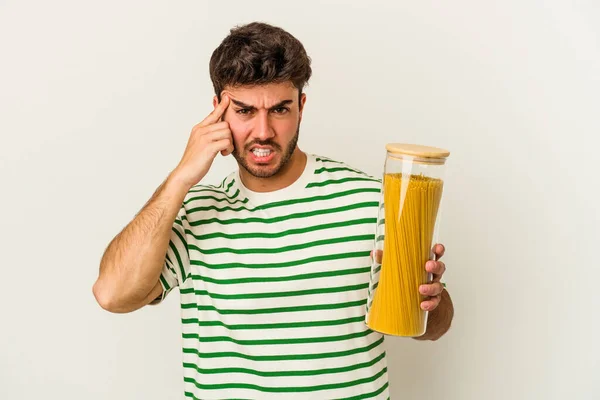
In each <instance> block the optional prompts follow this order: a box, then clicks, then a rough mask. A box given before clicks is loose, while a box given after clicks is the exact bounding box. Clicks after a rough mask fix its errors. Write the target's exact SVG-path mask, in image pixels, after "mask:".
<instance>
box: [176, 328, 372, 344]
mask: <svg viewBox="0 0 600 400" xmlns="http://www.w3.org/2000/svg"><path fill="white" fill-rule="evenodd" d="M372 333H374V331H372V330H370V329H367V330H364V331H362V332H355V333H350V334H347V335H338V336H321V337H307V338H285V339H259V340H240V339H234V338H232V337H230V336H200V335H199V334H198V333H184V334H182V337H183V339H197V340H198V341H199V342H200V343H213V342H231V343H235V344H239V345H243V346H265V345H281V344H312V343H328V342H342V341H344V340H350V339H356V338H361V337H364V336H368V335H370V334H372Z"/></svg>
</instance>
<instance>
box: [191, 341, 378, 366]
mask: <svg viewBox="0 0 600 400" xmlns="http://www.w3.org/2000/svg"><path fill="white" fill-rule="evenodd" d="M382 343H383V337H381V338H379V340H377V341H376V342H373V343H371V344H370V345H368V346H364V347H358V348H354V349H350V350H344V351H335V352H329V353H313V354H282V355H268V356H252V355H247V354H242V353H237V352H233V351H227V352H225V351H223V352H215V353H200V352H199V351H198V349H193V348H185V347H184V348H183V352H184V353H185V354H195V355H196V356H198V358H225V357H238V358H243V359H246V360H252V361H292V360H318V359H323V358H336V357H346V356H351V355H354V354H360V353H365V352H368V351H370V350H372V349H374V348H376V347H377V346H379V345H380V344H382Z"/></svg>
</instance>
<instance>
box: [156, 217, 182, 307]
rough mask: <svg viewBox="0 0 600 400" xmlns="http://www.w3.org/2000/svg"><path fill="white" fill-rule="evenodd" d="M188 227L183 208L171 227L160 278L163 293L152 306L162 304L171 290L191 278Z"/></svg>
mask: <svg viewBox="0 0 600 400" xmlns="http://www.w3.org/2000/svg"><path fill="white" fill-rule="evenodd" d="M187 225H188V220H187V217H186V211H185V208H184V207H181V209H180V210H179V213H178V214H177V217H176V218H175V221H174V222H173V226H172V227H171V237H170V239H169V245H168V247H167V252H166V254H165V260H164V263H163V268H162V271H161V273H160V277H159V279H160V284H161V286H162V293H161V294H160V296H159V297H157V298H156V299H155V300H153V301H152V302H151V303H150V304H158V303H160V302H162V301H163V300H164V299H165V298H166V297H167V295H168V294H169V293H170V292H171V290H173V289H174V288H175V287H176V286H180V285H181V284H182V283H183V282H185V281H186V279H187V278H188V277H189V271H190V256H189V252H188V246H187V239H186V233H185V231H186V228H185V227H186V226H187ZM188 228H189V227H188Z"/></svg>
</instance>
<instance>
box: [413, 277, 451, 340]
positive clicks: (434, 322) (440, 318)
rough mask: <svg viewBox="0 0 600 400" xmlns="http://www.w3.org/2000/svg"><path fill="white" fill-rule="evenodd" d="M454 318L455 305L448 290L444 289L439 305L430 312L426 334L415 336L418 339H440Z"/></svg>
mask: <svg viewBox="0 0 600 400" xmlns="http://www.w3.org/2000/svg"><path fill="white" fill-rule="evenodd" d="M453 318H454V305H453V304H452V299H451V298H450V294H449V293H448V291H447V290H445V289H444V290H443V291H442V293H441V300H440V303H439V305H438V306H437V307H436V308H435V309H434V310H433V311H430V312H429V316H428V317H427V330H426V332H425V334H423V335H422V336H419V337H415V338H414V339H416V340H438V339H439V338H441V337H442V336H443V335H444V334H446V332H448V330H449V329H450V325H451V324H452V319H453Z"/></svg>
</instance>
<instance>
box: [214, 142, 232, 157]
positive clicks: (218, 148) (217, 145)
mask: <svg viewBox="0 0 600 400" xmlns="http://www.w3.org/2000/svg"><path fill="white" fill-rule="evenodd" d="M230 146H232V144H231V140H230V139H221V140H217V141H215V142H212V143H211V145H210V148H211V152H212V153H215V155H216V154H217V153H218V152H222V151H225V150H227V149H228V148H229V147H230Z"/></svg>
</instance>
